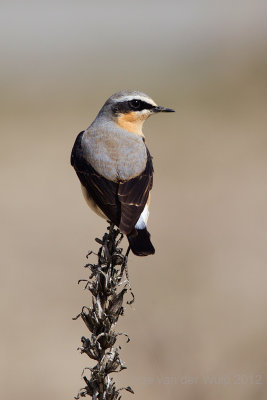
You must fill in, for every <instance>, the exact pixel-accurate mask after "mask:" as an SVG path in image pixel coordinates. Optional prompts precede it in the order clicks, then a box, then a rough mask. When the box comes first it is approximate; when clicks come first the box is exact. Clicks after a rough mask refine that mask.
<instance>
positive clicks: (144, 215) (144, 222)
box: [135, 204, 149, 229]
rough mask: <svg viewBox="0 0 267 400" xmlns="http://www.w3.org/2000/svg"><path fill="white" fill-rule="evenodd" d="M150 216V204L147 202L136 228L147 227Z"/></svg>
mask: <svg viewBox="0 0 267 400" xmlns="http://www.w3.org/2000/svg"><path fill="white" fill-rule="evenodd" d="M148 217H149V211H148V205H147V204H146V206H145V208H144V209H143V212H142V214H141V215H140V217H139V220H138V221H137V223H136V225H135V228H136V229H145V228H146V225H147V220H148Z"/></svg>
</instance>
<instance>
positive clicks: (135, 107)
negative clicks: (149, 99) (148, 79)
mask: <svg viewBox="0 0 267 400" xmlns="http://www.w3.org/2000/svg"><path fill="white" fill-rule="evenodd" d="M129 103H130V107H131V108H132V109H133V110H138V108H139V107H140V105H141V100H131V101H129Z"/></svg>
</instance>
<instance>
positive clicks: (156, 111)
mask: <svg viewBox="0 0 267 400" xmlns="http://www.w3.org/2000/svg"><path fill="white" fill-rule="evenodd" d="M151 111H152V112H155V113H158V112H175V110H173V109H172V108H166V107H161V106H156V107H153V108H152V110H151Z"/></svg>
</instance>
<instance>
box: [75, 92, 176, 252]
mask: <svg viewBox="0 0 267 400" xmlns="http://www.w3.org/2000/svg"><path fill="white" fill-rule="evenodd" d="M173 111H174V110H172V109H170V108H164V107H160V106H158V105H157V104H156V103H155V102H154V101H153V100H152V99H151V98H150V97H149V96H147V95H146V94H144V93H142V92H138V91H132V90H125V91H121V92H118V93H115V94H114V95H113V96H111V97H110V98H109V99H108V100H107V101H106V102H105V104H104V105H103V107H102V108H101V110H100V111H99V113H98V115H97V117H96V119H95V120H94V122H93V123H92V124H91V125H90V126H89V128H87V129H86V130H85V131H82V132H81V133H80V134H79V135H78V136H77V139H76V141H75V143H74V146H73V149H72V153H71V165H72V166H73V167H74V169H75V171H76V173H77V175H78V177H79V179H80V182H81V186H82V192H83V195H84V197H85V199H86V201H87V203H88V205H89V206H90V207H91V208H92V209H93V210H94V211H95V212H96V213H97V214H98V215H99V216H101V217H103V218H105V219H106V220H110V221H111V222H113V223H114V224H115V225H117V226H118V227H119V229H120V231H121V232H122V233H124V234H125V235H127V238H128V241H129V245H130V248H131V250H132V252H133V253H134V254H136V255H137V256H147V255H149V254H154V253H155V249H154V247H153V245H152V243H151V241H150V234H149V232H148V231H147V228H146V225H147V220H148V215H149V212H148V207H149V201H150V193H149V192H150V190H151V189H152V183H153V164H152V157H151V155H150V153H149V151H148V148H147V147H146V145H145V138H144V135H143V132H142V126H143V123H144V121H145V120H146V119H147V118H148V117H149V116H150V115H152V114H155V113H158V112H173Z"/></svg>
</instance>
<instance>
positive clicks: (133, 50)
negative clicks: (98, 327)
mask: <svg viewBox="0 0 267 400" xmlns="http://www.w3.org/2000/svg"><path fill="white" fill-rule="evenodd" d="M214 3H216V4H214ZM266 16H267V2H266V1H252V0H251V1H247V0H243V1H242V2H233V1H228V0H226V1H223V2H212V1H208V0H206V1H204V0H202V1H193V0H189V1H172V0H166V1H164V2H162V3H159V2H155V1H146V2H141V1H140V0H137V1H135V2H132V3H130V2H121V1H114V2H99V3H98V4H95V2H91V1H53V2H52V1H51V2H50V1H48V2H39V1H34V2H31V1H12V2H10V1H1V3H0V30H1V32H0V33H1V34H0V43H1V107H0V109H1V148H0V151H1V158H0V160H1V189H2V191H1V198H0V202H1V264H2V267H1V341H0V346H1V370H0V379H1V398H3V399H5V400H11V399H12V400H13V399H15V398H20V399H27V400H33V399H36V398H38V399H40V400H44V399H50V398H51V399H52V398H53V399H71V398H73V396H74V395H75V394H76V393H77V391H78V389H79V388H80V387H82V386H83V381H82V380H81V378H80V374H81V371H82V368H83V367H85V366H90V365H92V364H91V362H90V360H88V359H87V358H86V356H85V355H83V356H81V355H80V354H79V352H77V351H76V348H77V347H78V346H79V345H80V337H81V336H82V335H87V332H86V330H85V327H84V325H83V324H82V322H81V321H80V320H78V321H76V322H74V321H72V319H71V318H72V317H73V316H75V315H76V314H78V313H79V311H80V308H81V306H82V305H83V304H90V301H91V296H90V295H89V294H88V293H86V292H84V291H83V290H82V287H78V286H77V281H78V279H80V278H86V277H87V272H86V270H84V269H83V268H82V266H83V265H84V264H85V262H86V260H85V255H86V253H87V250H89V249H92V248H93V249H97V245H96V243H94V238H95V237H96V236H100V235H102V234H103V232H104V230H105V223H104V221H102V220H100V219H98V218H97V217H96V216H95V215H93V214H92V212H91V211H90V210H89V209H88V208H87V206H86V204H85V202H84V200H83V198H82V194H81V192H80V186H79V183H78V179H77V178H76V176H75V173H74V171H73V170H72V168H71V167H70V164H69V156H70V151H71V148H72V145H73V142H74V139H75V137H76V135H77V134H78V133H79V132H80V131H81V130H83V129H84V128H86V127H87V126H88V125H89V123H90V122H91V121H92V120H93V118H94V117H95V115H96V113H97V111H98V110H99V108H100V107H101V106H102V104H103V103H104V101H105V100H106V98H107V97H109V96H110V95H111V94H112V93H114V92H116V91H118V90H121V89H125V88H130V89H138V90H142V91H144V92H146V93H148V94H149V95H150V96H151V97H152V98H154V99H155V101H156V102H158V104H160V105H163V106H168V107H172V108H175V109H176V110H177V111H176V113H175V114H172V115H158V116H155V117H154V118H151V119H150V120H149V121H148V122H147V123H146V125H145V129H144V132H145V134H146V138H147V143H148V146H149V148H150V151H151V153H152V154H153V156H154V166H155V186H154V189H153V193H152V207H151V218H150V231H151V233H152V238H153V242H154V244H155V246H156V255H155V256H153V257H149V258H145V259H142V258H137V257H133V256H131V257H130V277H131V283H132V287H133V289H134V292H135V295H136V302H135V303H134V306H133V307H132V308H131V307H129V308H128V309H127V311H126V314H125V317H123V318H122V319H121V321H120V323H119V326H118V330H120V331H126V332H127V333H128V334H129V335H130V337H131V339H132V340H131V342H130V343H129V344H127V345H126V344H124V342H123V341H122V343H121V344H122V345H123V351H122V358H123V360H124V361H125V362H126V364H127V366H128V369H127V370H126V371H124V372H123V373H121V374H120V375H121V376H117V375H115V379H116V380H118V384H119V385H131V386H132V387H133V388H134V390H135V392H136V395H135V397H133V396H132V395H131V394H130V393H127V392H126V393H125V394H124V395H123V398H124V399H133V398H136V399H162V398H164V399H170V400H173V399H181V400H193V399H194V400H195V399H197V400H201V399H203V400H204V399H205V400H214V399H216V400H220V399H228V400H232V399H233V400H239V399H242V400H248V399H249V400H252V399H253V400H255V399H259V400H260V399H266V370H267V368H266V361H267V354H266V353H267V350H266V349H267V346H266V331H267V323H266V322H267V321H266V300H267V291H266V279H267V272H266V227H267V218H266V200H267V193H266V175H267V173H266V167H267V165H266V164H267V162H266V150H267V135H266V123H267V112H266V108H267V98H266V93H267V24H266Z"/></svg>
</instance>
